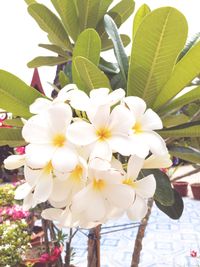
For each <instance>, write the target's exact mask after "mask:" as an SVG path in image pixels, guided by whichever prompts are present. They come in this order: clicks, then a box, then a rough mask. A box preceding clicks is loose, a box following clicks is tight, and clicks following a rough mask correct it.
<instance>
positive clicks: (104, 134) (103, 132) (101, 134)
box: [96, 128, 111, 141]
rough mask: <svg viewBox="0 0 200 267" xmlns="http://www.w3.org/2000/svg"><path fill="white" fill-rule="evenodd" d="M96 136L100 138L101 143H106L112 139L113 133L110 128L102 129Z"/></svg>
mask: <svg viewBox="0 0 200 267" xmlns="http://www.w3.org/2000/svg"><path fill="white" fill-rule="evenodd" d="M96 134H97V136H98V137H99V140H100V141H104V140H106V139H108V138H110V137H111V132H110V130H109V129H108V128H100V129H99V130H97V131H96Z"/></svg>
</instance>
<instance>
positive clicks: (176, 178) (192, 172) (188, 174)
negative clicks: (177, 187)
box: [171, 168, 200, 182]
mask: <svg viewBox="0 0 200 267" xmlns="http://www.w3.org/2000/svg"><path fill="white" fill-rule="evenodd" d="M198 172H200V168H197V169H195V170H193V171H190V172H187V173H185V174H183V175H180V176H177V177H175V178H174V179H172V180H171V182H175V181H177V180H180V179H181V178H184V177H186V176H190V175H193V174H195V173H198Z"/></svg>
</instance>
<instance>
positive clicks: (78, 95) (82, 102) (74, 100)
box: [70, 90, 89, 111]
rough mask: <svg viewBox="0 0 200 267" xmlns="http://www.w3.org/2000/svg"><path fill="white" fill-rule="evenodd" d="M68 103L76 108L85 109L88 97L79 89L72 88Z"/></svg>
mask: <svg viewBox="0 0 200 267" xmlns="http://www.w3.org/2000/svg"><path fill="white" fill-rule="evenodd" d="M70 105H71V106H72V107H73V108H74V109H76V110H81V111H86V110H87V108H88V105H89V97H88V95H87V94H86V93H85V92H83V91H81V90H74V91H73V93H72V94H71V96H70Z"/></svg>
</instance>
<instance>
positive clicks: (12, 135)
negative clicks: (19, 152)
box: [0, 128, 26, 147]
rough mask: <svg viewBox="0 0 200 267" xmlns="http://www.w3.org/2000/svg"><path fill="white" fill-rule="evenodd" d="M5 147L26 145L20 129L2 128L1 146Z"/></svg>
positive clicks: (0, 131) (0, 132)
mask: <svg viewBox="0 0 200 267" xmlns="http://www.w3.org/2000/svg"><path fill="white" fill-rule="evenodd" d="M5 145H9V146H10V147H16V146H24V145H26V142H25V141H24V139H23V137H22V134H21V129H20V128H17V129H16V128H10V129H9V128H0V146H5Z"/></svg>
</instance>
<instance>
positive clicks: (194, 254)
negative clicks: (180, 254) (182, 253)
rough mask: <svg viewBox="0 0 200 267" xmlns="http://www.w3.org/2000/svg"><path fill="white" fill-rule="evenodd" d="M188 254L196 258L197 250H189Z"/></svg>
mask: <svg viewBox="0 0 200 267" xmlns="http://www.w3.org/2000/svg"><path fill="white" fill-rule="evenodd" d="M190 256H191V257H193V258H196V257H197V251H195V250H192V251H190Z"/></svg>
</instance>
